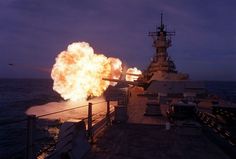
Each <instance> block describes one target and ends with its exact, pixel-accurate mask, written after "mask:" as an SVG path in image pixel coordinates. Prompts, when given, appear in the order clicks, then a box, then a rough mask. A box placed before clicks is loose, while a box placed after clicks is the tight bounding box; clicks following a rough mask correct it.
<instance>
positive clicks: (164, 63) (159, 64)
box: [144, 14, 188, 81]
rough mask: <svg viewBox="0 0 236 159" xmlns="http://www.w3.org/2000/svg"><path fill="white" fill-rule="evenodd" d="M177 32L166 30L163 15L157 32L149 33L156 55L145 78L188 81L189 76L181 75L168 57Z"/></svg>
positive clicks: (146, 71)
mask: <svg viewBox="0 0 236 159" xmlns="http://www.w3.org/2000/svg"><path fill="white" fill-rule="evenodd" d="M174 35H175V32H169V31H167V30H166V28H165V25H164V24H163V14H161V24H160V26H159V27H157V28H156V31H155V32H149V36H151V37H152V38H153V47H154V48H155V54H154V57H153V58H152V61H151V63H150V64H149V66H148V68H147V70H145V71H144V78H145V79H146V80H148V81H152V80H187V79H188V74H182V73H179V72H178V71H177V70H176V66H175V63H174V61H173V60H172V59H171V57H170V56H169V55H168V52H167V49H168V48H169V47H171V36H174Z"/></svg>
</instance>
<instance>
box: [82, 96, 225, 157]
mask: <svg viewBox="0 0 236 159" xmlns="http://www.w3.org/2000/svg"><path fill="white" fill-rule="evenodd" d="M146 102H147V100H145V98H143V97H138V96H136V94H135V92H132V95H131V97H130V101H129V105H128V115H129V119H128V123H126V124H114V125H112V126H110V127H108V128H107V129H106V130H104V131H103V132H102V133H100V134H99V135H98V136H97V137H96V139H95V143H94V145H93V147H92V149H91V151H90V152H89V153H88V154H87V156H86V157H85V158H86V159H92V158H93V159H94V158H95V159H103V158H112V159H118V158H124V159H132V158H140V159H141V158H142V159H146V158H147V159H150V158H162V159H167V158H191V159H200V158H214V159H227V158H228V156H226V155H225V154H224V153H223V152H222V150H220V149H219V148H218V147H217V146H216V145H214V144H213V143H212V142H210V141H209V140H208V139H207V138H206V137H205V136H204V134H203V132H202V131H201V127H200V125H198V124H195V125H194V124H193V125H191V124H185V126H183V125H182V126H178V125H175V126H173V125H172V127H171V129H170V130H166V129H165V125H164V124H165V122H166V120H165V118H164V117H155V116H152V117H150V116H144V115H143V114H144V111H145V107H146Z"/></svg>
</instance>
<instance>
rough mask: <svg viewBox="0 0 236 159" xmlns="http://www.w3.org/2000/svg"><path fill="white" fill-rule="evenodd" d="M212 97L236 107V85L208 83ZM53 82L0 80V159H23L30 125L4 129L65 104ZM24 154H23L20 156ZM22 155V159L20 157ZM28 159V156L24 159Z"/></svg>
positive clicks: (232, 83)
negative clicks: (35, 111)
mask: <svg viewBox="0 0 236 159" xmlns="http://www.w3.org/2000/svg"><path fill="white" fill-rule="evenodd" d="M205 84H206V87H207V89H208V90H209V92H210V93H211V94H216V95H218V96H220V97H222V98H224V99H227V100H230V101H232V102H234V103H236V82H205ZM52 85H53V81H52V80H50V79H0V110H1V111H0V158H1V159H2V158H11V156H13V158H22V154H24V153H25V151H23V152H22V151H21V150H23V149H24V147H25V142H26V122H20V123H16V124H11V125H1V123H4V122H6V121H12V120H18V119H22V118H25V117H26V115H25V111H26V110H27V109H28V108H29V107H31V106H34V105H42V104H46V103H49V102H58V101H62V98H61V97H60V95H59V94H57V93H56V92H54V91H53V90H52ZM19 152H20V153H19ZM19 154H21V155H19ZM14 156H15V157H14ZM23 156H24V155H23Z"/></svg>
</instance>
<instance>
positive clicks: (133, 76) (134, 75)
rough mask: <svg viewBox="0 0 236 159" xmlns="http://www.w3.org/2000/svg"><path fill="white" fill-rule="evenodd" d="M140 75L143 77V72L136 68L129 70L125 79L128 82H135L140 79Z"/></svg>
mask: <svg viewBox="0 0 236 159" xmlns="http://www.w3.org/2000/svg"><path fill="white" fill-rule="evenodd" d="M139 75H142V72H141V71H140V70H138V69H137V68H136V67H134V68H129V69H128V70H127V71H126V76H125V79H126V81H135V80H137V79H138V76H139Z"/></svg>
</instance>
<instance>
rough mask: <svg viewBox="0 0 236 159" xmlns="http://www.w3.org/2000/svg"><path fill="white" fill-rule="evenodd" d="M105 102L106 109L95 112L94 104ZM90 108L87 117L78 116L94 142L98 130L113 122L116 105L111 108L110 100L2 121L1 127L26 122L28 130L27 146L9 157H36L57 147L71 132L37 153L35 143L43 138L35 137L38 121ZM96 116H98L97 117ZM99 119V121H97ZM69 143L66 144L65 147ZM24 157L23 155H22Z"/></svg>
mask: <svg viewBox="0 0 236 159" xmlns="http://www.w3.org/2000/svg"><path fill="white" fill-rule="evenodd" d="M102 103H104V105H106V109H105V110H102V111H99V112H96V113H94V112H93V106H94V105H98V104H102ZM85 107H87V108H88V110H87V111H88V114H87V116H85V117H81V118H76V119H77V120H78V121H79V120H80V121H83V122H84V123H85V128H86V132H87V138H88V140H89V142H91V143H92V142H93V137H94V135H96V133H97V132H99V130H100V129H101V128H102V127H104V126H106V125H110V124H111V118H112V116H113V114H114V113H113V111H114V107H113V108H111V104H110V101H105V100H104V101H100V102H97V103H88V104H86V105H81V106H77V107H73V108H69V109H64V110H60V111H55V112H52V113H47V114H43V115H39V116H36V115H28V116H27V117H26V118H22V119H18V120H12V121H6V122H1V123H0V127H2V126H8V125H11V124H19V123H23V122H25V123H26V130H27V139H26V144H25V146H22V149H20V150H19V151H15V153H12V154H11V156H8V158H9V159H10V158H15V156H16V155H18V154H25V158H26V159H31V158H36V157H37V156H38V155H40V154H43V153H48V151H49V150H54V149H55V145H56V144H58V142H62V141H63V140H66V138H67V137H70V135H71V134H68V135H67V136H65V139H61V140H60V141H56V142H54V143H51V144H49V145H47V148H45V149H44V150H41V151H40V152H38V153H36V152H35V144H37V142H39V141H40V140H41V139H35V138H34V137H35V128H36V126H37V121H38V120H40V119H43V118H45V117H47V116H50V115H55V114H60V113H64V112H68V111H72V110H75V109H81V108H85ZM95 117H96V118H95ZM97 120H99V121H97ZM60 125H61V124H60V123H59V124H56V126H60ZM72 126H73V124H72ZM66 144H70V143H66ZM65 146H67V145H64V147H65ZM53 147H54V148H53ZM54 155H55V154H54V153H52V155H51V156H48V158H50V157H53V156H54ZM21 157H22V156H21Z"/></svg>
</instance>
